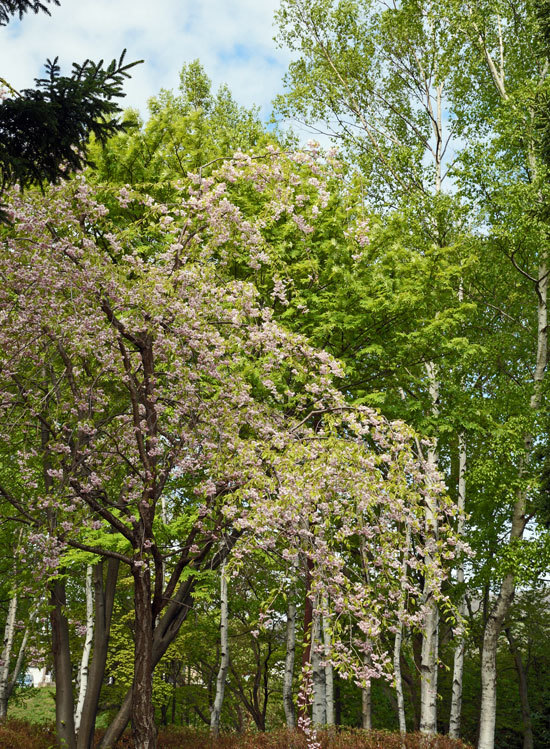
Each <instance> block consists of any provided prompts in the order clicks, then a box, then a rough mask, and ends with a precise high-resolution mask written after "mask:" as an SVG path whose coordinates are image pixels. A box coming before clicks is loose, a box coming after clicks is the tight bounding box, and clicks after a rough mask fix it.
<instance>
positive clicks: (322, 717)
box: [311, 606, 326, 726]
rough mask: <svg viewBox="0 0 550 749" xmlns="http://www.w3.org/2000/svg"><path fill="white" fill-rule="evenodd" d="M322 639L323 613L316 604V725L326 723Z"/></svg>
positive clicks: (313, 645)
mask: <svg viewBox="0 0 550 749" xmlns="http://www.w3.org/2000/svg"><path fill="white" fill-rule="evenodd" d="M320 639H321V614H320V613H319V611H318V608H317V606H316V607H315V610H314V612H313V622H312V625H311V681H312V685H313V705H312V708H311V719H312V722H313V725H315V726H323V725H324V724H325V723H326V689H325V669H324V667H323V666H322V665H321V660H322V659H321V654H320V652H319V643H320Z"/></svg>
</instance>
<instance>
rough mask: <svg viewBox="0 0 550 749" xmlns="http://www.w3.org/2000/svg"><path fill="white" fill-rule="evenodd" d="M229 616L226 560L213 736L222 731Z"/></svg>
mask: <svg viewBox="0 0 550 749" xmlns="http://www.w3.org/2000/svg"><path fill="white" fill-rule="evenodd" d="M228 627H229V616H228V594H227V578H226V576H225V562H224V563H223V564H222V566H221V574H220V652H221V660H220V668H219V671H218V678H217V680H216V696H215V697H214V704H213V705H212V709H211V711H210V732H211V733H212V735H213V736H218V735H219V733H220V718H221V713H222V705H223V695H224V692H225V680H226V678H227V670H228V668H229V629H228Z"/></svg>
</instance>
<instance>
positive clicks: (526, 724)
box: [505, 627, 533, 749]
mask: <svg viewBox="0 0 550 749" xmlns="http://www.w3.org/2000/svg"><path fill="white" fill-rule="evenodd" d="M505 632H506V637H507V638H508V643H509V645H510V652H511V653H512V655H513V657H514V663H515V666H516V671H517V674H518V682H519V699H520V702H521V715H522V718H523V749H533V724H532V721H531V708H530V707H529V693H528V689H527V675H526V673H525V669H524V667H523V661H522V660H521V653H520V651H519V649H518V646H517V643H516V640H515V638H514V636H513V634H512V631H511V629H510V627H506V629H505Z"/></svg>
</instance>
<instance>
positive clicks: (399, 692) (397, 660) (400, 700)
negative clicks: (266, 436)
mask: <svg viewBox="0 0 550 749" xmlns="http://www.w3.org/2000/svg"><path fill="white" fill-rule="evenodd" d="M402 642H403V624H402V623H399V625H398V629H397V632H396V633H395V643H394V649H393V672H394V678H395V696H396V699H397V718H398V720H399V732H400V733H407V721H406V718H405V699H404V696H403V679H402V676H401V646H402Z"/></svg>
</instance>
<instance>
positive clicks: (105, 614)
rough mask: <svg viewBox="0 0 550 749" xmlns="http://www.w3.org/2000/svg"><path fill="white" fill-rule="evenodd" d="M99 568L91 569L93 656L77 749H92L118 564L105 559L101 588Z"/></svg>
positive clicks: (116, 561)
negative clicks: (104, 571) (93, 616)
mask: <svg viewBox="0 0 550 749" xmlns="http://www.w3.org/2000/svg"><path fill="white" fill-rule="evenodd" d="M103 566H104V565H103V562H99V563H98V564H96V565H94V568H93V586H94V599H95V620H94V653H93V658H92V663H91V666H90V673H89V676H88V688H87V689H86V695H85V697H84V704H83V706H82V717H81V719H80V729H79V731H78V736H77V749H92V746H93V739H94V731H95V719H96V715H97V708H98V705H99V695H100V693H101V686H102V684H103V678H104V675H105V664H106V662H107V647H108V644H109V635H110V632H111V619H112V614H113V603H114V599H115V591H116V583H117V578H118V570H119V566H120V562H119V561H118V559H109V562H108V566H107V573H106V575H105V584H104V582H103Z"/></svg>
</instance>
